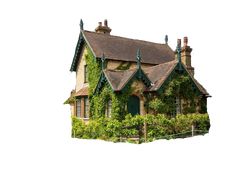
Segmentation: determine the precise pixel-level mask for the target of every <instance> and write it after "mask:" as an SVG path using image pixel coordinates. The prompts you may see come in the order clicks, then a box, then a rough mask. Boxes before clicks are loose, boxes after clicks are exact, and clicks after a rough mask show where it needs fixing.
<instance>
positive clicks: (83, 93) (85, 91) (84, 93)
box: [74, 87, 89, 96]
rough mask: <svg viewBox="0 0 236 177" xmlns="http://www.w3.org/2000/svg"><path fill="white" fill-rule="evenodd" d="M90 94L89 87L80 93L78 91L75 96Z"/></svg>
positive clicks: (82, 89)
mask: <svg viewBox="0 0 236 177" xmlns="http://www.w3.org/2000/svg"><path fill="white" fill-rule="evenodd" d="M88 93H89V91H88V87H83V88H81V89H80V90H79V91H77V92H76V93H75V95H74V96H88Z"/></svg>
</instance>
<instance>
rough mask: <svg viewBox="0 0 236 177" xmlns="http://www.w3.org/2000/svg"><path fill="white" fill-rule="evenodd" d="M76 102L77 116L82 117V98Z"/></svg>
mask: <svg viewBox="0 0 236 177" xmlns="http://www.w3.org/2000/svg"><path fill="white" fill-rule="evenodd" d="M76 103H77V104H76V106H77V107H76V116H77V117H81V99H78V100H77V101H76Z"/></svg>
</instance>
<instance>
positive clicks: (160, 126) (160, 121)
mask: <svg viewBox="0 0 236 177" xmlns="http://www.w3.org/2000/svg"><path fill="white" fill-rule="evenodd" d="M192 125H193V126H194V127H195V132H194V134H205V133H207V132H208V131H209V128H210V120H209V116H208V114H187V115H182V114H178V115H177V116H176V118H169V117H168V116H166V115H164V114H157V115H155V116H154V115H145V116H141V115H136V116H131V115H130V114H128V115H126V116H125V119H124V120H122V121H120V120H117V119H113V118H99V119H91V120H90V121H89V122H88V123H84V121H83V120H81V119H78V118H76V117H72V136H73V137H76V138H86V139H102V140H108V141H113V142H117V141H120V140H121V139H122V140H123V139H124V140H125V141H129V142H131V141H132V142H137V140H136V139H137V138H138V139H139V141H138V142H139V143H140V142H142V141H153V140H155V139H170V138H178V137H188V136H190V135H191V134H192V132H191V131H192ZM132 138H135V139H132ZM145 138H146V140H145Z"/></svg>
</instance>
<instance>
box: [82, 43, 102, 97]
mask: <svg viewBox="0 0 236 177" xmlns="http://www.w3.org/2000/svg"><path fill="white" fill-rule="evenodd" d="M86 49H87V51H88V53H87V55H86V56H85V61H86V64H87V67H88V73H89V75H88V81H89V96H92V94H93V92H94V89H95V87H96V85H97V83H98V80H99V76H100V73H101V67H100V64H99V61H98V60H97V59H96V58H95V57H94V55H93V53H92V51H91V50H90V49H89V47H86Z"/></svg>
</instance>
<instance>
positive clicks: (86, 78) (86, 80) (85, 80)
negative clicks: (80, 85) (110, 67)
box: [84, 65, 88, 83]
mask: <svg viewBox="0 0 236 177" xmlns="http://www.w3.org/2000/svg"><path fill="white" fill-rule="evenodd" d="M87 82H88V67H87V65H84V83H87Z"/></svg>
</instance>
